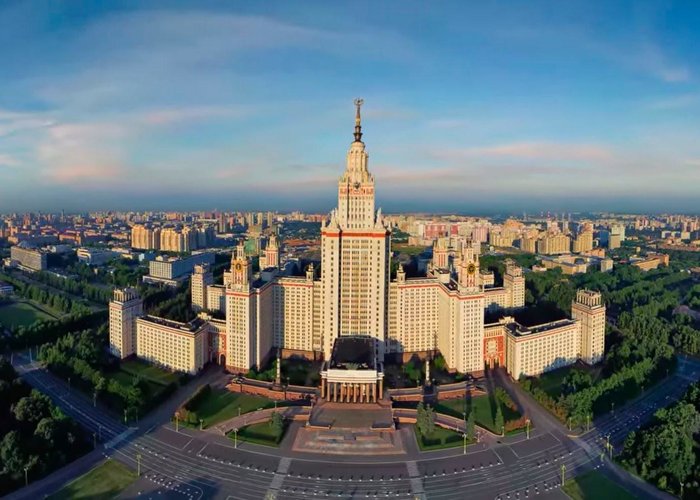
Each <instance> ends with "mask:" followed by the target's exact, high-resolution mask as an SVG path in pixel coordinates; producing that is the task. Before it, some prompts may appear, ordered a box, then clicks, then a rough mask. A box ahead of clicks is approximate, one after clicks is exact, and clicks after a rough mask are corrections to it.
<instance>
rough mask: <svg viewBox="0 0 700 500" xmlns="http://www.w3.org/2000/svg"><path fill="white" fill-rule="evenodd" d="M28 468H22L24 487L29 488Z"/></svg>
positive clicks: (26, 466)
mask: <svg viewBox="0 0 700 500" xmlns="http://www.w3.org/2000/svg"><path fill="white" fill-rule="evenodd" d="M28 473H29V466H28V465H25V466H24V486H29V476H28Z"/></svg>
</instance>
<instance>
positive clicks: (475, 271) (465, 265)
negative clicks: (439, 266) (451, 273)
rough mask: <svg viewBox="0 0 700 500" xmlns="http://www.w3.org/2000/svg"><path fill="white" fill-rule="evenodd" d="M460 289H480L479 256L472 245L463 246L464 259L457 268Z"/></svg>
mask: <svg viewBox="0 0 700 500" xmlns="http://www.w3.org/2000/svg"><path fill="white" fill-rule="evenodd" d="M457 274H458V276H457V279H458V280H459V287H460V289H464V290H470V291H476V290H478V289H479V285H480V283H479V281H480V280H479V256H478V255H476V253H475V252H474V249H473V248H472V247H470V246H465V247H464V248H462V259H461V260H460V263H459V267H458V270H457Z"/></svg>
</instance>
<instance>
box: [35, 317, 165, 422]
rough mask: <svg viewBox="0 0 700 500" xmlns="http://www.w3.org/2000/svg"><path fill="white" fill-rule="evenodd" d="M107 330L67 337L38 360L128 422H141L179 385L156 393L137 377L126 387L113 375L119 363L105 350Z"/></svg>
mask: <svg viewBox="0 0 700 500" xmlns="http://www.w3.org/2000/svg"><path fill="white" fill-rule="evenodd" d="M106 335H107V329H106V328H105V327H103V328H101V329H100V330H98V331H95V330H83V331H79V332H74V333H68V334H66V335H64V336H62V337H60V338H59V339H57V340H56V342H54V343H50V344H44V345H42V346H41V347H40V349H39V359H40V360H41V361H42V362H43V363H45V365H46V367H47V368H48V369H49V370H51V371H52V372H53V373H56V374H57V375H59V376H60V377H62V378H64V379H68V378H70V379H71V384H73V385H76V386H78V387H80V388H81V389H83V390H84V391H85V392H87V393H88V394H91V395H92V396H93V397H94V398H95V399H96V400H97V401H102V402H103V403H104V404H106V405H107V406H108V407H110V408H112V409H113V410H115V411H117V412H122V411H123V412H125V414H126V416H127V418H138V416H142V415H144V414H145V413H146V412H147V411H149V410H150V409H151V408H153V407H154V406H155V405H157V404H158V403H159V402H161V401H163V400H164V399H165V398H167V397H168V396H169V395H170V394H172V393H173V392H174V391H175V390H176V389H177V384H175V383H171V384H168V385H166V386H163V389H162V390H158V391H154V390H153V388H152V386H151V384H148V382H147V381H146V380H144V379H143V378H142V377H139V376H134V377H133V378H132V379H131V383H130V384H124V383H121V382H120V381H118V380H116V379H115V378H113V377H111V376H110V374H111V373H114V372H116V371H118V370H119V360H118V359H117V358H115V357H114V356H112V355H111V354H109V353H107V352H106V350H105V347H104V346H105V343H106Z"/></svg>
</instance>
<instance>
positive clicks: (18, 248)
mask: <svg viewBox="0 0 700 500" xmlns="http://www.w3.org/2000/svg"><path fill="white" fill-rule="evenodd" d="M22 245H23V244H22ZM22 245H15V246H13V247H12V248H11V249H10V259H11V261H12V262H13V263H16V265H17V266H18V267H20V268H21V269H25V270H27V271H30V272H33V271H45V270H46V267H47V264H46V262H47V257H46V252H44V251H43V250H40V249H38V248H31V247H24V246H22Z"/></svg>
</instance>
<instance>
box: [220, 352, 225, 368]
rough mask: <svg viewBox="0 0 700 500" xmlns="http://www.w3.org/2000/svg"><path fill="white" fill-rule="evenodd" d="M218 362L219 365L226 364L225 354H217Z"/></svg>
mask: <svg viewBox="0 0 700 500" xmlns="http://www.w3.org/2000/svg"><path fill="white" fill-rule="evenodd" d="M219 364H220V365H221V366H226V355H225V354H220V355H219Z"/></svg>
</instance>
